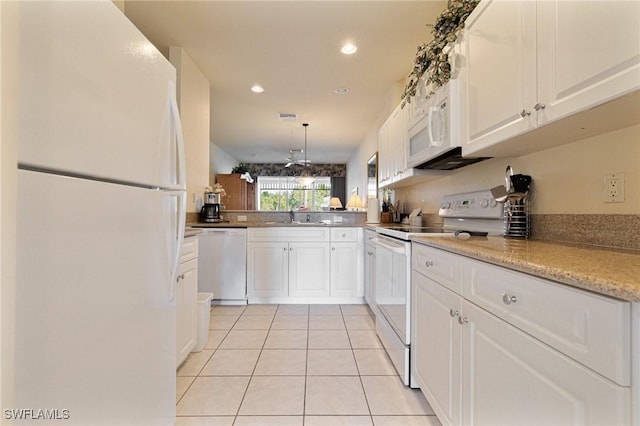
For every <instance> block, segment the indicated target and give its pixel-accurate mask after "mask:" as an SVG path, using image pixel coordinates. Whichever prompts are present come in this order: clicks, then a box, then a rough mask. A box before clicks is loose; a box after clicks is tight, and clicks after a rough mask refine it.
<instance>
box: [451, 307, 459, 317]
mask: <svg viewBox="0 0 640 426" xmlns="http://www.w3.org/2000/svg"><path fill="white" fill-rule="evenodd" d="M458 314H459V312H458V311H456V310H454V309H449V316H450V317H451V318H455V317H457V316H458Z"/></svg>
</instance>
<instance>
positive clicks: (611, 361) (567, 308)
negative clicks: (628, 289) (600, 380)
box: [460, 257, 631, 386]
mask: <svg viewBox="0 0 640 426" xmlns="http://www.w3.org/2000/svg"><path fill="white" fill-rule="evenodd" d="M460 260H461V261H462V262H464V271H465V273H464V277H463V296H464V297H465V298H466V299H468V300H470V301H471V302H473V303H475V304H477V305H478V306H480V307H482V308H484V309H486V310H488V311H489V312H491V313H493V314H495V315H497V316H498V317H500V318H502V319H504V320H505V321H507V322H509V323H511V324H513V325H515V326H516V327H518V328H520V329H521V330H523V331H525V332H526V333H529V334H530V335H532V336H534V337H536V338H537V339H539V340H541V341H542V342H544V343H546V344H548V345H550V346H552V347H554V348H555V349H557V350H559V351H560V352H562V353H564V354H566V355H568V356H569V357H571V358H573V359H575V360H577V361H578V362H581V363H583V364H584V365H586V366H587V367H590V368H592V369H594V370H595V371H597V372H599V373H600V374H602V375H604V376H605V377H608V378H609V379H611V380H613V381H615V382H616V383H618V384H620V385H623V386H628V385H629V384H630V357H631V348H630V341H631V330H630V324H631V319H630V315H631V307H630V304H629V303H628V302H625V301H621V300H617V299H613V298H610V297H606V296H601V295H598V294H595V293H591V292H588V291H584V290H580V289H576V288H572V287H569V286H565V285H562V284H558V283H554V282H552V281H547V280H543V279H540V278H535V277H532V276H530V275H526V274H523V273H519V272H515V271H510V270H506V269H504V268H500V267H496V266H493V265H490V264H487V263H484V262H479V261H475V260H471V259H466V258H462V257H461V258H460Z"/></svg>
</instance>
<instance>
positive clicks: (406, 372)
mask: <svg viewBox="0 0 640 426" xmlns="http://www.w3.org/2000/svg"><path fill="white" fill-rule="evenodd" d="M502 212H503V206H502V204H498V203H497V202H496V201H495V200H494V199H493V197H492V195H491V191H489V190H485V191H477V192H468V193H462V194H453V195H447V196H445V197H443V199H442V202H441V203H440V209H439V211H438V215H439V216H440V217H442V218H443V226H442V228H434V227H414V226H408V225H398V226H386V227H383V226H380V227H378V228H376V232H377V233H378V237H377V238H376V239H375V246H376V279H375V305H376V309H375V310H376V312H378V315H376V332H377V334H378V337H379V338H380V340H381V342H382V344H383V345H384V348H385V350H386V351H387V354H388V355H389V357H390V358H391V360H392V361H393V364H394V366H395V368H396V370H397V371H398V374H399V375H400V377H401V378H402V380H403V382H404V384H405V385H406V386H411V387H417V385H416V384H415V383H413V381H412V380H411V374H410V371H411V369H410V366H409V359H410V350H411V309H410V308H411V241H410V240H411V238H413V237H416V236H446V235H450V236H451V237H452V238H454V237H456V233H457V234H458V235H457V237H459V238H468V237H470V236H471V235H487V234H491V235H502V234H503V233H504V222H503V220H502V214H503V213H502Z"/></svg>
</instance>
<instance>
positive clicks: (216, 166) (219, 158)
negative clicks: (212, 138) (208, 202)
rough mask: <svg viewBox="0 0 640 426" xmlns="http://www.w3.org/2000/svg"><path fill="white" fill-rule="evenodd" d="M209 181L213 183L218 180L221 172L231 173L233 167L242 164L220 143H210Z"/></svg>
mask: <svg viewBox="0 0 640 426" xmlns="http://www.w3.org/2000/svg"><path fill="white" fill-rule="evenodd" d="M209 147H210V150H209V162H210V164H211V165H210V169H209V182H211V184H212V185H213V184H214V183H215V181H216V175H217V174H219V173H222V174H227V173H231V169H233V168H234V167H235V166H237V165H238V164H240V163H239V162H238V160H236V159H235V158H234V157H232V156H231V155H229V154H227V153H226V151H223V150H222V149H221V148H220V147H219V146H218V145H216V144H214V143H210V144H209Z"/></svg>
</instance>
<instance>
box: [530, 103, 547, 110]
mask: <svg viewBox="0 0 640 426" xmlns="http://www.w3.org/2000/svg"><path fill="white" fill-rule="evenodd" d="M545 108H546V105H545V104H541V103H540V102H538V103H537V104H535V105H534V106H533V109H535V110H536V111H540V110H541V109H545Z"/></svg>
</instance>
